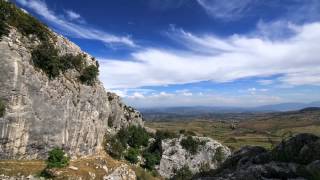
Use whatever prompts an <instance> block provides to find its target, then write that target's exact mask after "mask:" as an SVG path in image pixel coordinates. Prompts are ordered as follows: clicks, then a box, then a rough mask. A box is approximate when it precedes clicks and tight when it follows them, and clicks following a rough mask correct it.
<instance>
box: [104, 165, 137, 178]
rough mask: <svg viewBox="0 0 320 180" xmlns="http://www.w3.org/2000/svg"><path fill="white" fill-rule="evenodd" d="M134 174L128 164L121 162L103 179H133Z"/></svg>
mask: <svg viewBox="0 0 320 180" xmlns="http://www.w3.org/2000/svg"><path fill="white" fill-rule="evenodd" d="M135 179H137V177H136V174H135V172H134V171H133V170H131V169H130V168H129V166H128V165H126V164H122V165H121V166H119V167H118V168H117V169H115V170H114V171H113V172H112V173H111V174H110V175H108V176H105V177H104V178H103V180H135Z"/></svg>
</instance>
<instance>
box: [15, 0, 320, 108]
mask: <svg viewBox="0 0 320 180" xmlns="http://www.w3.org/2000/svg"><path fill="white" fill-rule="evenodd" d="M13 2H14V3H16V4H17V5H18V6H19V7H21V8H22V9H24V10H26V12H28V13H30V14H32V15H34V16H36V17H37V18H38V19H40V20H41V21H42V22H44V23H45V24H47V25H48V26H49V27H50V28H52V29H53V30H54V31H56V32H58V33H60V34H62V35H64V36H66V37H67V38H68V39H70V40H71V41H73V42H74V43H76V44H77V45H78V46H80V47H81V49H82V50H84V51H86V52H87V53H89V54H91V55H93V56H95V57H96V59H98V60H99V62H100V80H101V81H102V82H103V84H104V87H105V88H106V89H107V90H108V91H112V92H115V93H117V94H118V95H120V96H121V97H122V99H123V100H124V101H125V102H126V103H128V104H130V105H132V106H134V107H138V108H142V107H171V106H237V107H251V106H260V105H267V104H278V103H287V102H304V103H308V102H314V101H320V86H319V85H320V53H319V52H320V45H319V42H320V1H319V0H268V1H264V0H228V1H222V0H134V1H133V0H108V1H101V0H100V1H99V0H91V1H90V2H89V1H79V0H68V1H65V0H55V1H53V0H52V1H49V0H13Z"/></svg>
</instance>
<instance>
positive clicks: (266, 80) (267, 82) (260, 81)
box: [257, 79, 274, 86]
mask: <svg viewBox="0 0 320 180" xmlns="http://www.w3.org/2000/svg"><path fill="white" fill-rule="evenodd" d="M257 82H258V83H259V84H261V85H264V86H267V85H271V84H273V83H274V80H270V79H262V80H259V81H257Z"/></svg>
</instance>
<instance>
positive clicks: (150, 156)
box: [143, 152, 161, 170]
mask: <svg viewBox="0 0 320 180" xmlns="http://www.w3.org/2000/svg"><path fill="white" fill-rule="evenodd" d="M143 158H144V159H145V163H144V168H147V169H149V170H153V169H154V166H155V165H157V164H159V162H160V160H161V155H160V153H159V152H154V153H150V152H144V153H143Z"/></svg>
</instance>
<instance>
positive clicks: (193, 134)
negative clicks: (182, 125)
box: [179, 129, 197, 136]
mask: <svg viewBox="0 0 320 180" xmlns="http://www.w3.org/2000/svg"><path fill="white" fill-rule="evenodd" d="M179 133H180V134H183V135H185V136H196V135H197V134H196V133H195V132H193V131H186V130H185V129H181V130H180V131H179Z"/></svg>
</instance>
